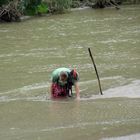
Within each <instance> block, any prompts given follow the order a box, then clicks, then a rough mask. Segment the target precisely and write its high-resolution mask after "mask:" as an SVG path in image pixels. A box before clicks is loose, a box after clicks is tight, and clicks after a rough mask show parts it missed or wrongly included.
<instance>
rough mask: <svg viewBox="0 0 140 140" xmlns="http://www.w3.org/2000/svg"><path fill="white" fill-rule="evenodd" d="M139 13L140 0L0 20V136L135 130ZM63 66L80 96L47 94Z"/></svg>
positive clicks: (139, 117) (31, 138) (98, 135)
mask: <svg viewBox="0 0 140 140" xmlns="http://www.w3.org/2000/svg"><path fill="white" fill-rule="evenodd" d="M139 13H140V6H124V7H122V9H121V10H119V11H116V10H115V9H104V10H92V9H86V10H80V11H74V12H71V13H69V14H63V15H55V16H51V17H42V18H35V19H32V20H28V21H25V22H21V23H12V24H0V139H2V140H46V139H47V140H55V139H57V140H63V139H64V140H65V139H67V140H74V139H77V140H85V139H88V140H93V139H94V140H96V139H97V140H98V139H103V138H106V137H119V136H125V135H130V134H136V133H140V99H139V98H140V56H139V54H140V14H139ZM88 47H90V48H91V50H92V52H93V55H94V58H95V61H96V65H97V68H98V71H99V75H100V78H101V83H102V88H103V93H104V95H103V96H100V95H99V89H98V83H97V79H96V75H95V72H94V69H93V66H92V63H91V60H90V57H89V55H88V51H87V48H88ZM62 66H63V67H70V68H77V70H78V72H79V74H80V82H79V85H80V90H81V99H80V101H76V100H75V99H65V100H58V101H51V100H50V99H49V93H48V91H49V84H50V76H51V72H52V71H53V70H54V69H56V68H58V67H62ZM132 136H133V135H132ZM137 137H138V138H139V135H137ZM128 138H129V136H128Z"/></svg>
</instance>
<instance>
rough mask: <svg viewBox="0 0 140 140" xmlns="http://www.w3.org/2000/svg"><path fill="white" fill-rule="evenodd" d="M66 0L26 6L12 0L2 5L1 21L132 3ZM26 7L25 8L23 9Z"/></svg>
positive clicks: (21, 19) (116, 6) (0, 11)
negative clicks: (69, 0) (68, 0)
mask: <svg viewBox="0 0 140 140" xmlns="http://www.w3.org/2000/svg"><path fill="white" fill-rule="evenodd" d="M64 1H65V3H64V2H56V1H55V2H54V3H53V2H51V1H50V2H49V1H47V0H44V1H42V0H40V3H38V5H32V4H34V3H28V4H29V5H30V6H29V7H28V6H27V8H25V6H23V7H22V6H21V5H22V4H21V3H19V2H18V1H11V2H9V3H8V4H7V5H0V22H11V21H24V20H28V19H30V18H33V17H38V16H50V15H53V14H64V13H67V12H69V11H77V10H83V9H86V8H93V9H98V8H101V9H103V8H108V7H109V8H110V7H113V8H115V9H117V10H118V9H120V5H121V4H123V5H126V4H130V2H128V1H126V2H121V1H119V0H118V1H117V0H116V1H113V0H110V1H106V2H100V1H97V2H95V1H88V0H87V1H80V0H77V1H71V2H66V1H67V0H64ZM19 7H20V8H19ZM21 9H24V10H21Z"/></svg>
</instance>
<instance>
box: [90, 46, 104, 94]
mask: <svg viewBox="0 0 140 140" xmlns="http://www.w3.org/2000/svg"><path fill="white" fill-rule="evenodd" d="M88 51H89V55H90V57H91V60H92V63H93V66H94V68H95V72H96V76H97V79H98V83H99V89H100V93H101V95H103V92H102V88H101V82H100V78H99V75H98V71H97V68H96V65H95V61H94V59H93V56H92V53H91V50H90V48H88Z"/></svg>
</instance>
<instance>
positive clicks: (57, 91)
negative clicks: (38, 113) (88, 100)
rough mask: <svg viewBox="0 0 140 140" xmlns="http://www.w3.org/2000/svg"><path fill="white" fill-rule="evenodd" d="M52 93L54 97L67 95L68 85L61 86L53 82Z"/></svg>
mask: <svg viewBox="0 0 140 140" xmlns="http://www.w3.org/2000/svg"><path fill="white" fill-rule="evenodd" d="M51 92H52V93H51V95H52V97H53V98H59V97H66V96H67V90H66V86H60V85H59V84H57V83H53V84H52V91H51Z"/></svg>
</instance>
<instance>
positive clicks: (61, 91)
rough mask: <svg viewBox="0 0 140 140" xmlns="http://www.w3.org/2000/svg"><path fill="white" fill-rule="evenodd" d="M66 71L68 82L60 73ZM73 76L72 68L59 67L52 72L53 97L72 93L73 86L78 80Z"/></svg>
mask: <svg viewBox="0 0 140 140" xmlns="http://www.w3.org/2000/svg"><path fill="white" fill-rule="evenodd" d="M61 72H64V73H65V74H66V75H67V80H66V82H65V83H64V82H62V81H61V80H60V74H61ZM78 79H79V78H78V74H77V79H76V80H75V79H74V78H73V77H72V76H71V70H70V69H68V68H58V69H56V70H54V71H53V73H52V93H51V94H52V97H66V96H69V95H70V90H71V92H72V86H73V85H74V84H75V83H76V82H77V81H78Z"/></svg>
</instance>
